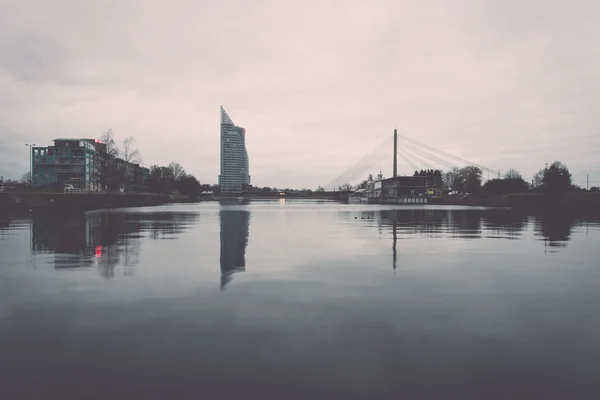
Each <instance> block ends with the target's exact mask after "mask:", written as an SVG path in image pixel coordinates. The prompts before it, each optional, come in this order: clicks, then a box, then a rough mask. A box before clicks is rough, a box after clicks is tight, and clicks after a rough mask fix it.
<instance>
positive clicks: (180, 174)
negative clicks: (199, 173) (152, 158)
mask: <svg viewBox="0 0 600 400" xmlns="http://www.w3.org/2000/svg"><path fill="white" fill-rule="evenodd" d="M169 169H170V170H171V173H172V174H173V179H174V180H176V181H178V180H180V179H181V178H184V177H185V176H186V175H187V174H186V172H185V169H183V167H182V166H181V164H179V163H176V162H172V163H170V164H169Z"/></svg>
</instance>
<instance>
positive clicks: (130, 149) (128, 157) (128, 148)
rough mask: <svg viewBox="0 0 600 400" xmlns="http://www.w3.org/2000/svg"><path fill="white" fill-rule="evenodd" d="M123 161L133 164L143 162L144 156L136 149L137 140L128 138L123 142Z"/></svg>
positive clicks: (131, 137)
mask: <svg viewBox="0 0 600 400" xmlns="http://www.w3.org/2000/svg"><path fill="white" fill-rule="evenodd" d="M121 153H122V155H123V160H125V161H126V162H128V163H132V164H139V163H141V162H142V155H141V153H140V150H139V149H138V148H136V147H135V138H134V137H133V136H127V137H126V138H125V139H124V140H123V151H122V152H121Z"/></svg>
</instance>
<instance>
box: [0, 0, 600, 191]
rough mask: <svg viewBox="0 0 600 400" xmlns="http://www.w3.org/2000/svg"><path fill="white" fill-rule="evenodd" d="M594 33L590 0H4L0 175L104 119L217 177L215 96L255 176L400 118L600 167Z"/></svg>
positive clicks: (452, 148) (487, 160) (510, 156)
mask: <svg viewBox="0 0 600 400" xmlns="http://www.w3.org/2000/svg"><path fill="white" fill-rule="evenodd" d="M599 37H600V1H598V0H571V1H556V0H492V1H485V0H472V1H467V0H464V1H462V0H447V1H443V0H429V1H426V2H424V1H422V0H415V1H412V0H411V1H402V0H391V1H375V0H373V1H366V0H364V1H352V0H339V1H327V0H319V1H284V0H253V1H246V0H244V1H242V0H239V1H227V0H218V1H217V0H213V1H198V0H190V1H187V0H171V1H159V0H118V1H113V0H97V1H96V0H88V1H81V0H51V1H50V0H0V175H3V176H4V177H5V178H18V177H20V176H21V175H22V174H23V173H24V172H26V171H27V170H28V151H27V148H26V147H25V143H32V142H33V143H37V144H38V145H40V144H43V145H48V144H51V141H52V139H54V138H57V137H90V138H95V137H99V136H100V135H101V133H102V131H103V130H106V129H107V128H112V129H113V131H114V132H115V134H116V136H117V138H118V139H123V138H124V137H125V136H129V135H132V136H134V137H135V138H136V140H137V144H138V147H139V148H140V150H141V152H142V156H143V161H144V164H145V165H152V164H167V163H169V162H170V161H177V162H179V163H181V164H182V165H183V166H184V168H185V169H186V170H187V171H188V172H190V173H193V174H194V175H196V176H197V177H198V178H199V179H200V181H201V182H203V183H215V182H216V181H217V175H218V173H219V172H218V171H219V105H223V106H224V107H225V109H226V110H227V112H228V113H229V115H230V116H231V118H232V119H233V121H234V122H235V123H236V124H237V125H239V126H243V127H245V128H246V132H247V133H246V141H247V143H246V144H247V148H248V152H249V155H250V172H251V175H252V183H253V184H254V185H258V186H277V187H298V188H301V187H307V188H313V189H314V188H316V187H317V186H318V185H325V184H327V183H329V181H331V180H332V179H333V178H335V177H336V176H337V175H339V174H340V173H342V172H343V171H344V170H346V169H348V168H349V167H351V166H352V165H353V164H355V163H356V162H357V161H358V160H359V159H361V158H362V157H363V156H365V155H366V154H368V153H370V152H372V151H373V150H374V149H375V148H377V146H379V144H380V143H381V141H382V140H383V139H385V137H386V135H387V136H389V137H390V139H391V134H392V132H393V129H394V127H397V128H398V130H399V132H400V133H402V134H403V135H405V136H408V137H410V138H413V139H416V140H419V141H421V142H425V143H428V144H430V145H432V146H433V147H436V148H439V149H442V150H444V151H446V152H449V153H452V154H456V155H458V156H461V157H462V158H465V159H468V160H472V161H474V162H477V163H480V164H483V165H485V166H489V167H491V168H499V169H501V170H506V169H508V168H516V169H518V170H519V171H521V172H522V173H523V175H524V177H525V179H529V180H530V179H531V177H532V175H533V173H535V172H536V171H537V170H538V169H540V168H541V167H543V166H544V163H545V162H552V161H553V160H556V159H558V160H561V161H563V162H564V163H566V164H567V165H568V166H569V168H570V169H571V171H572V173H573V176H574V180H575V182H576V183H578V184H580V185H585V179H586V173H589V174H590V181H591V183H593V184H600V162H599V159H600V157H599V151H600V115H599V114H600V113H599V112H598V110H599V109H600V46H598V43H597V40H598V38H599ZM391 146H392V142H391V140H390V151H389V156H388V157H387V158H386V159H385V160H383V161H382V167H383V169H384V173H386V174H387V175H390V173H391V154H392V152H391ZM376 169H378V166H374V168H373V171H372V172H376ZM367 172H368V171H367ZM400 172H401V173H410V170H409V167H408V166H407V165H405V164H403V163H400Z"/></svg>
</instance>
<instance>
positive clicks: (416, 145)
mask: <svg viewBox="0 0 600 400" xmlns="http://www.w3.org/2000/svg"><path fill="white" fill-rule="evenodd" d="M397 138H398V150H397V155H398V156H399V157H400V160H401V161H403V162H404V163H405V165H406V169H408V170H412V171H415V170H422V169H448V168H450V169H452V168H461V167H464V166H466V165H472V166H475V167H479V168H480V169H481V170H482V171H483V172H484V173H486V175H487V176H485V177H490V176H491V177H497V176H501V174H500V171H499V170H496V169H492V168H488V167H486V166H484V165H481V164H478V163H476V162H473V161H469V160H466V159H464V158H462V157H459V156H456V155H453V154H450V153H448V152H445V151H442V150H438V149H436V148H434V147H432V146H429V145H427V144H424V143H421V142H418V141H416V140H413V139H410V138H408V137H406V136H404V135H401V134H398V136H397ZM392 143H393V137H388V136H386V138H385V140H384V141H382V142H381V143H380V144H379V146H378V147H377V148H376V149H375V150H373V151H372V152H371V153H369V154H367V155H365V156H364V157H363V158H361V159H360V160H359V161H358V162H357V163H355V164H354V165H352V166H350V168H348V169H347V170H345V171H344V172H342V173H341V174H340V175H338V176H337V177H336V178H334V179H333V180H332V181H331V182H330V183H329V184H328V185H326V186H325V187H326V189H330V190H333V189H335V188H337V187H338V186H340V185H343V184H344V183H354V182H357V181H358V180H360V181H362V180H363V179H365V178H366V175H367V174H368V173H369V172H373V171H374V170H375V169H378V168H379V166H380V165H381V164H380V163H381V161H382V160H385V159H389V157H390V156H393V155H394V153H393V150H392V148H393V146H392ZM411 175H412V174H411Z"/></svg>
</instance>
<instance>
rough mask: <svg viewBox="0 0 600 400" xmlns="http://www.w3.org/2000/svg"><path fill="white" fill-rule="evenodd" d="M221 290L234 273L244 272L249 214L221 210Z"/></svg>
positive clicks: (242, 211) (243, 211)
mask: <svg viewBox="0 0 600 400" xmlns="http://www.w3.org/2000/svg"><path fill="white" fill-rule="evenodd" d="M219 221H220V224H221V255H220V264H221V289H224V288H225V286H226V285H227V284H228V283H229V282H230V281H231V279H232V277H231V275H233V274H234V273H235V272H239V271H245V270H246V246H247V244H248V236H249V234H250V212H249V211H245V210H223V209H222V210H221V211H220V212H219Z"/></svg>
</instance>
